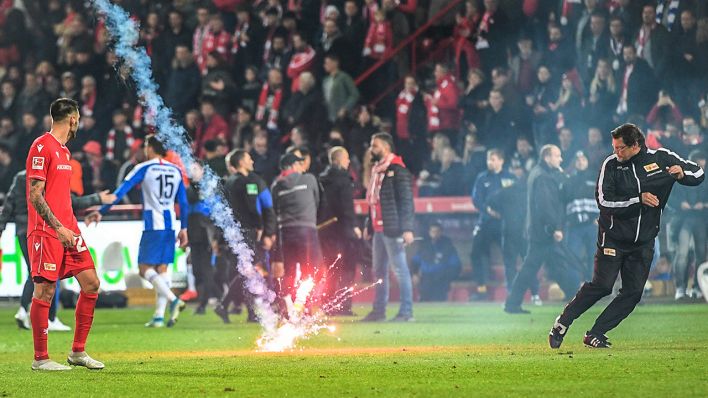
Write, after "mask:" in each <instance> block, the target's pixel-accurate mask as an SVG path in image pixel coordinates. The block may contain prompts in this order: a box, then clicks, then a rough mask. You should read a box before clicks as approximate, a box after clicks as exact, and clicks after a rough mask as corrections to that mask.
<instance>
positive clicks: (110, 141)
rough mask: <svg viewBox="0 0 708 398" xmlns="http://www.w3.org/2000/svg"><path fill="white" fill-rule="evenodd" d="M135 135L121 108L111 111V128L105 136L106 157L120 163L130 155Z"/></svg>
mask: <svg viewBox="0 0 708 398" xmlns="http://www.w3.org/2000/svg"><path fill="white" fill-rule="evenodd" d="M136 138H137V137H136V136H135V134H134V132H133V128H132V127H130V125H128V117H127V116H126V114H125V112H123V111H122V110H117V111H115V112H113V128H112V129H110V130H109V131H108V135H107V136H106V159H107V160H113V161H115V162H116V164H117V165H119V164H122V163H123V162H125V160H126V159H127V158H128V157H129V156H130V154H129V152H130V147H131V146H132V145H133V142H134V141H135V139H136Z"/></svg>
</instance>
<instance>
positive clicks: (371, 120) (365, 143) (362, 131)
mask: <svg viewBox="0 0 708 398" xmlns="http://www.w3.org/2000/svg"><path fill="white" fill-rule="evenodd" d="M379 127H380V120H379V119H378V118H377V117H375V116H374V115H372V114H371V109H369V108H368V107H366V106H364V105H361V106H359V107H357V112H356V113H355V121H354V126H353V127H352V129H351V132H350V134H349V142H350V147H351V151H352V154H354V155H355V156H356V157H357V158H359V159H363V157H364V151H365V150H366V149H367V148H368V147H369V143H370V141H371V137H372V136H373V135H374V134H375V133H376V132H377V131H378V129H379Z"/></svg>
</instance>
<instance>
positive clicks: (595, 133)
mask: <svg viewBox="0 0 708 398" xmlns="http://www.w3.org/2000/svg"><path fill="white" fill-rule="evenodd" d="M607 152H608V151H607V148H606V147H605V144H604V142H603V141H602V130H601V129H600V128H598V127H595V126H591V127H590V128H588V138H587V146H586V147H585V150H584V153H585V155H586V157H587V158H588V167H589V168H590V169H591V170H597V168H598V167H600V164H601V163H602V161H603V160H604V159H605V158H606V157H607Z"/></svg>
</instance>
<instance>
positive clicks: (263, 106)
mask: <svg viewBox="0 0 708 398" xmlns="http://www.w3.org/2000/svg"><path fill="white" fill-rule="evenodd" d="M270 97H272V100H271V101H270V103H269V102H268V98H270ZM282 100H283V89H282V88H277V89H275V92H273V93H272V95H271V93H270V86H269V85H268V83H263V88H262V89H261V95H260V97H258V110H257V111H256V120H258V121H262V120H263V119H264V118H265V113H266V110H269V112H268V123H267V125H266V127H268V128H269V129H271V130H275V129H277V128H278V111H279V110H280V103H281V101H282Z"/></svg>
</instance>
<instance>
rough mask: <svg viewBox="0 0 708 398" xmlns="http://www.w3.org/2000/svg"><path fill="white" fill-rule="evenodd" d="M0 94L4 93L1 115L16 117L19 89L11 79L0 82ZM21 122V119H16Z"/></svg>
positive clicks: (0, 104)
mask: <svg viewBox="0 0 708 398" xmlns="http://www.w3.org/2000/svg"><path fill="white" fill-rule="evenodd" d="M0 94H2V102H0V116H2V117H5V116H9V117H13V118H16V117H17V115H18V113H17V107H18V106H17V102H18V100H17V89H16V88H15V85H14V84H12V82H10V81H4V82H2V83H1V84H0ZM15 121H17V122H19V120H15Z"/></svg>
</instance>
